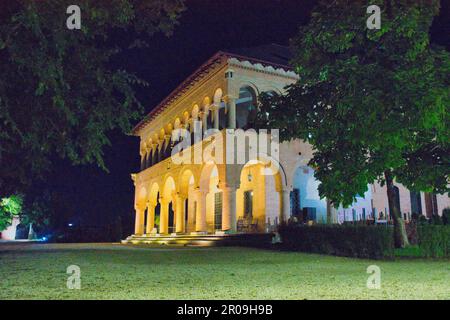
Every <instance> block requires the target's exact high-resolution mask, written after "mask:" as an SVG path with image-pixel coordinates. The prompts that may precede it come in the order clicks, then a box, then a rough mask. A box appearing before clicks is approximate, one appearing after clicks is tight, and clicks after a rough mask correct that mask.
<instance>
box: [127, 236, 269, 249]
mask: <svg viewBox="0 0 450 320" xmlns="http://www.w3.org/2000/svg"><path fill="white" fill-rule="evenodd" d="M272 237H273V234H272V233H246V234H220V235H215V234H206V235H190V234H182V235H131V236H129V237H127V238H126V239H125V240H122V244H132V245H155V246H162V245H166V246H177V247H191V246H195V247H218V246H246V247H268V246H270V245H271V243H272Z"/></svg>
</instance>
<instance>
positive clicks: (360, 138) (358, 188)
mask: <svg viewBox="0 0 450 320" xmlns="http://www.w3.org/2000/svg"><path fill="white" fill-rule="evenodd" d="M371 4H378V5H379V6H380V7H381V9H382V13H381V29H379V30H378V29H373V30H369V29H368V28H367V27H366V19H367V18H368V15H367V14H366V8H367V7H368V6H369V5H371ZM439 5H440V4H439V1H431V0H430V1H370V3H369V1H353V0H351V1H350V0H336V1H333V2H332V3H331V4H330V2H328V1H320V2H319V4H318V6H317V8H316V9H315V10H314V12H313V13H312V17H311V20H310V22H309V24H308V25H307V26H306V27H303V28H301V29H300V32H299V34H298V36H297V37H296V38H295V39H293V40H292V43H291V46H292V48H293V51H294V58H293V60H292V64H293V66H294V68H295V70H296V72H297V73H298V74H299V75H300V80H299V81H298V82H297V83H295V84H294V85H292V86H290V87H288V88H287V93H286V94H285V95H274V96H267V95H263V96H262V97H261V106H260V107H261V109H262V112H261V113H260V114H261V115H264V116H260V119H259V125H260V126H269V127H272V128H282V129H281V130H280V138H281V140H289V139H291V138H300V139H304V140H306V141H308V142H309V143H311V144H312V146H313V147H314V156H313V158H312V159H311V161H310V164H311V165H312V166H314V167H316V168H317V170H316V172H315V177H316V178H317V179H318V180H319V181H321V184H320V186H319V194H320V196H321V197H327V199H329V200H330V201H331V202H332V203H333V205H335V206H338V205H339V204H342V205H344V206H349V205H350V204H351V203H352V202H353V201H355V199H356V198H355V197H356V196H357V195H361V196H362V195H363V194H364V192H365V191H366V190H367V186H368V184H371V183H373V182H375V181H377V180H378V181H379V182H381V183H382V184H385V185H386V187H387V197H388V202H389V210H390V213H391V215H392V216H393V218H394V238H395V244H396V246H397V247H404V246H406V245H407V244H408V239H407V236H406V232H405V226H404V222H403V219H402V216H401V213H400V208H398V207H397V204H396V201H395V190H394V181H397V182H400V183H402V184H404V185H406V186H407V187H408V188H410V189H411V190H415V191H419V190H423V191H427V192H438V193H443V192H448V190H449V189H448V181H449V180H448V174H449V168H450V165H449V164H450V161H449V157H450V150H449V143H450V139H449V138H450V137H449V135H450V132H449V130H448V123H449V114H450V113H449V107H450V89H449V88H450V79H449V77H448V74H450V57H449V53H448V52H447V51H445V50H444V49H442V48H439V47H435V46H432V45H431V44H430V41H429V28H430V26H431V23H432V21H433V17H434V16H435V15H437V14H438V12H439ZM293 115H294V116H293Z"/></svg>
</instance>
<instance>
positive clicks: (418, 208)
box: [409, 191, 422, 214]
mask: <svg viewBox="0 0 450 320" xmlns="http://www.w3.org/2000/svg"><path fill="white" fill-rule="evenodd" d="M409 195H410V198H411V213H416V214H422V200H421V199H420V192H414V191H411V192H410V193H409Z"/></svg>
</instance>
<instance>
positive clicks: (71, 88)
mask: <svg viewBox="0 0 450 320" xmlns="http://www.w3.org/2000/svg"><path fill="white" fill-rule="evenodd" d="M71 4H72V1H67V0H48V1H28V0H10V1H2V2H1V4H0V70H1V73H0V195H5V194H6V195H7V194H11V193H14V192H15V191H17V190H21V189H22V188H23V186H24V185H26V184H27V183H29V182H30V179H32V178H34V177H41V176H42V174H43V173H45V172H46V170H47V169H48V168H49V167H50V165H51V162H52V159H54V157H60V158H65V159H69V160H70V161H71V162H72V163H73V164H85V163H96V164H98V165H99V166H100V167H102V168H105V166H104V163H103V153H102V150H103V148H104V147H105V146H107V145H109V144H110V141H109V139H108V136H107V134H108V132H109V131H111V130H112V129H114V128H119V129H121V130H122V131H123V132H129V129H130V128H131V121H132V120H133V119H136V118H138V116H139V115H140V112H141V111H142V106H141V104H140V102H139V101H138V99H137V98H136V95H135V86H136V85H146V83H145V82H144V81H142V80H140V79H139V78H137V77H136V76H135V75H133V74H130V73H129V72H127V71H126V70H122V69H120V68H118V67H117V66H116V65H117V64H115V63H114V59H115V58H116V57H118V54H119V53H123V51H124V50H126V49H136V48H138V47H140V46H143V45H146V42H145V41H144V40H145V39H146V38H148V37H149V36H151V35H153V34H154V33H156V32H163V33H165V34H167V35H170V33H171V32H172V30H173V27H174V24H175V23H176V21H177V18H178V17H179V14H180V13H181V12H182V10H183V9H184V6H183V0H151V1H149V0H114V1H94V0H80V1H77V4H78V6H79V7H80V9H81V29H80V30H77V29H74V30H69V29H68V28H67V27H66V20H67V19H68V18H69V16H70V15H69V14H67V13H66V10H67V7H68V6H69V5H71Z"/></svg>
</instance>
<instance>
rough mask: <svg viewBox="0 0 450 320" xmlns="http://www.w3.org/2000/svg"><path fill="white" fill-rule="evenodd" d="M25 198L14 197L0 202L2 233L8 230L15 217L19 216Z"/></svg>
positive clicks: (0, 229)
mask: <svg viewBox="0 0 450 320" xmlns="http://www.w3.org/2000/svg"><path fill="white" fill-rule="evenodd" d="M22 204H23V197H22V196H21V195H13V196H10V197H8V198H2V199H1V200H0V231H2V230H5V229H6V228H8V227H9V226H10V225H11V223H12V220H13V218H14V216H17V215H19V213H20V212H21V211H22Z"/></svg>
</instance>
